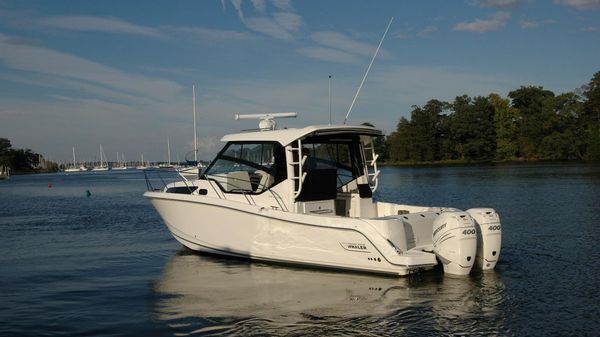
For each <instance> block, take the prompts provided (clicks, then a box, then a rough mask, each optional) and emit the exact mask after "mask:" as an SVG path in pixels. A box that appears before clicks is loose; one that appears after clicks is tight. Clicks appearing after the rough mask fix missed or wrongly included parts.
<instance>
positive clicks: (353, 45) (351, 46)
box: [311, 32, 376, 55]
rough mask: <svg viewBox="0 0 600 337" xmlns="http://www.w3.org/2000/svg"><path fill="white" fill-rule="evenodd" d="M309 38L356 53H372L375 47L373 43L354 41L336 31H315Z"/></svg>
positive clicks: (330, 46) (327, 45) (323, 44)
mask: <svg viewBox="0 0 600 337" xmlns="http://www.w3.org/2000/svg"><path fill="white" fill-rule="evenodd" d="M311 38H312V39H313V40H314V41H315V42H316V43H318V44H320V45H322V46H325V47H329V48H336V49H340V50H343V51H345V52H348V53H352V54H358V55H372V54H373V52H374V51H375V48H376V46H375V45H371V44H369V43H364V42H359V41H356V40H354V39H352V38H351V37H349V36H348V35H346V34H344V33H338V32H316V33H313V34H312V35H311Z"/></svg>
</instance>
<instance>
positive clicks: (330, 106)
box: [329, 75, 331, 125]
mask: <svg viewBox="0 0 600 337" xmlns="http://www.w3.org/2000/svg"><path fill="white" fill-rule="evenodd" d="M329 125H331V75H329Z"/></svg>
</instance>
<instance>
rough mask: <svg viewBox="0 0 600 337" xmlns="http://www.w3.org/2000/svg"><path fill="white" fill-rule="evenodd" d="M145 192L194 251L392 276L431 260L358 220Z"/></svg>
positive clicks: (427, 266)
mask: <svg viewBox="0 0 600 337" xmlns="http://www.w3.org/2000/svg"><path fill="white" fill-rule="evenodd" d="M145 196H146V197H147V198H149V199H150V201H151V202H152V204H153V205H154V207H155V208H156V209H157V211H158V213H159V214H160V215H161V217H162V218H163V220H164V221H165V223H166V225H167V227H168V228H169V230H170V231H171V233H172V234H173V236H174V237H175V238H176V239H177V240H178V241H179V242H180V243H181V244H183V245H184V246H186V247H188V248H190V249H192V250H195V251H201V252H208V253H214V254H220V255H228V256H237V257H245V258H250V259H253V260H261V261H272V262H279V263H290V264H299V265H307V266H316V267H326V268H335V269H344V270H353V271H363V272H373V273H382V274H392V275H408V274H410V273H413V272H416V271H418V270H421V269H430V268H432V267H433V266H434V265H435V264H436V260H435V255H433V254H430V253H425V252H421V251H409V252H404V253H399V252H397V251H396V250H395V249H394V247H392V246H391V245H390V244H389V242H388V241H387V240H386V239H385V238H383V237H381V235H379V234H378V233H377V231H376V230H375V229H374V228H373V227H372V226H371V225H369V224H368V223H366V222H364V221H362V220H360V219H353V218H340V217H335V216H322V215H309V214H298V213H290V212H284V211H281V210H274V209H270V208H265V207H259V206H255V205H249V204H242V203H240V202H234V201H228V200H222V199H214V198H207V197H201V196H197V195H196V196H194V195H182V194H172V193H164V192H146V194H145Z"/></svg>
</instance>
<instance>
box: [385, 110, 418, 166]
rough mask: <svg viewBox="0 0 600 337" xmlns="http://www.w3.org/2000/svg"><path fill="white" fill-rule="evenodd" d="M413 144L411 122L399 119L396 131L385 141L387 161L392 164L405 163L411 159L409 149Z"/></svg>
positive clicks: (402, 118)
mask: <svg viewBox="0 0 600 337" xmlns="http://www.w3.org/2000/svg"><path fill="white" fill-rule="evenodd" d="M413 142H414V136H413V128H412V124H411V122H409V121H408V120H407V119H406V118H404V117H401V118H400V121H399V122H398V126H397V127H396V131H395V132H392V134H391V135H390V136H389V137H388V139H387V148H388V155H389V159H390V160H391V161H393V162H398V161H405V160H409V159H410V158H411V149H412V144H413Z"/></svg>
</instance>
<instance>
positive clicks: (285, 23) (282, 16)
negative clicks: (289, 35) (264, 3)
mask: <svg viewBox="0 0 600 337" xmlns="http://www.w3.org/2000/svg"><path fill="white" fill-rule="evenodd" d="M273 18H274V19H275V21H276V22H277V23H278V24H279V25H280V26H281V27H283V28H285V29H286V30H288V31H290V32H296V31H298V30H300V28H301V27H302V25H303V22H302V17H300V15H297V14H294V13H290V12H278V13H274V14H273Z"/></svg>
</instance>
